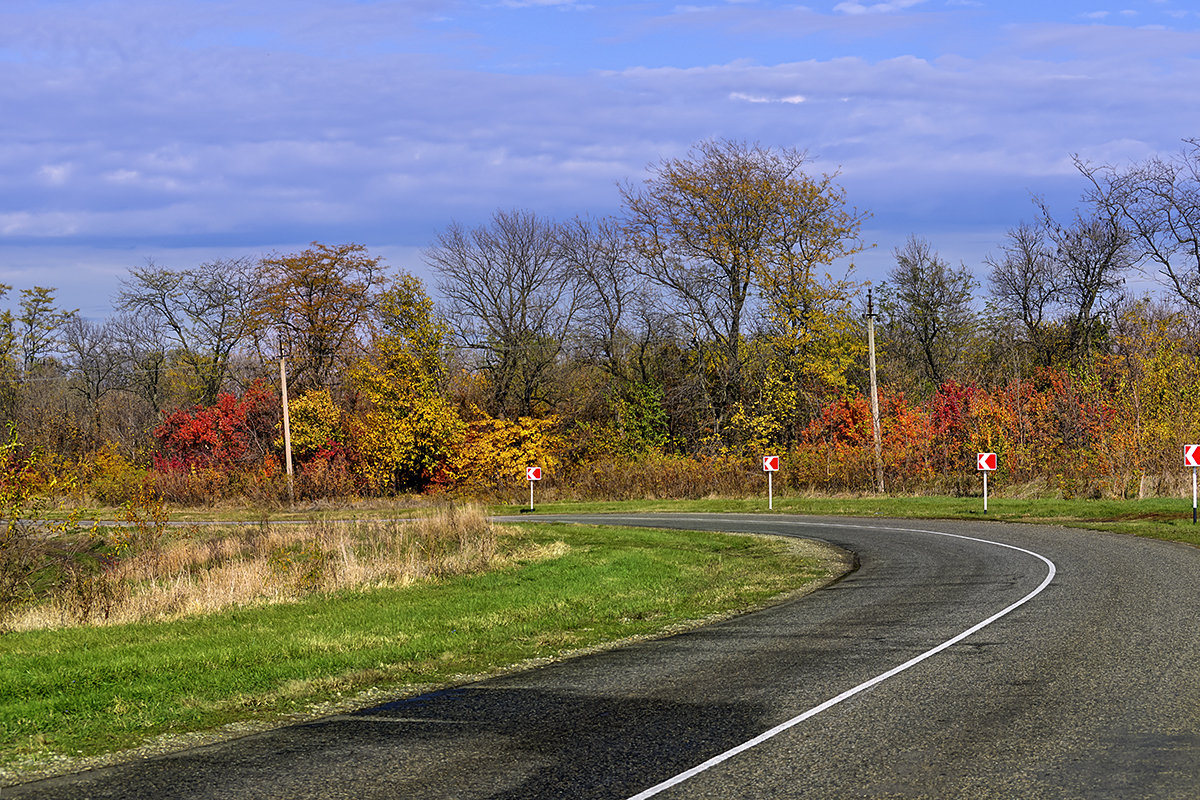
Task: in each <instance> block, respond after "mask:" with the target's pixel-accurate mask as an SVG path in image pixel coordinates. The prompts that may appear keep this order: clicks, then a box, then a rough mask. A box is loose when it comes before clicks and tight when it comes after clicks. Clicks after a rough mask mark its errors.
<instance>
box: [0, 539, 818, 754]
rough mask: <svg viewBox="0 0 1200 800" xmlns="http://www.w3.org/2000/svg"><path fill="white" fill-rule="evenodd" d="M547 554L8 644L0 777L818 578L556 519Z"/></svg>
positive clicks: (752, 558) (546, 653)
mask: <svg viewBox="0 0 1200 800" xmlns="http://www.w3.org/2000/svg"><path fill="white" fill-rule="evenodd" d="M521 531H522V532H521V533H520V534H517V535H515V536H514V537H513V538H514V540H515V541H513V542H510V543H509V546H511V547H513V548H526V549H528V548H529V547H530V546H531V545H540V546H542V547H547V546H550V545H554V544H555V543H558V542H562V543H565V544H566V547H565V548H563V547H561V546H560V547H558V549H557V550H555V551H554V552H559V551H565V552H562V554H560V555H557V556H555V557H552V558H543V559H537V560H529V561H526V562H525V563H517V564H513V565H510V566H507V567H504V568H502V569H499V570H496V571H493V572H489V573H485V574H480V575H474V576H466V577H458V578H451V579H445V580H442V581H440V582H437V583H430V584H421V585H415V586H412V587H409V588H406V589H395V590H373V591H366V592H353V593H343V594H340V595H335V596H332V597H330V596H325V597H313V598H311V599H308V600H306V601H303V602H299V603H294V604H288V605H276V606H264V607H253V608H241V609H238V610H235V611H229V612H226V613H220V614H213V615H209V616H205V617H199V618H193V619H187V620H182V621H174V622H160V623H151V624H137V625H124V626H115V627H107V628H75V629H64V630H57V631H35V632H24V633H10V634H7V635H4V636H2V637H0V765H2V766H3V767H5V768H6V770H7V771H8V774H9V775H10V777H11V776H12V775H14V774H16V773H14V772H13V771H12V770H13V769H15V768H17V767H18V766H20V765H21V764H25V765H26V766H28V765H29V764H30V763H31V760H33V761H35V760H37V759H45V758H46V757H49V756H54V755H70V756H77V755H89V754H96V753H104V752H112V751H115V750H119V749H123V748H127V747H130V746H133V745H136V744H138V743H139V742H142V741H144V740H146V739H148V738H150V737H154V736H157V735H159V734H180V733H184V732H190V731H198V730H207V729H211V728H214V727H217V726H220V725H222V724H225V723H230V722H234V721H238V720H247V719H255V720H263V719H267V720H270V719H280V718H282V717H283V716H284V715H287V714H289V713H302V712H304V711H305V710H306V709H312V708H313V707H314V704H318V703H321V702H330V701H333V702H336V701H337V700H338V699H339V698H346V697H353V696H354V695H355V694H356V693H359V692H361V691H363V690H366V689H378V688H380V687H383V688H386V689H389V690H391V691H393V692H396V693H400V692H403V691H404V690H405V687H409V688H410V689H411V687H413V686H418V685H430V684H434V685H437V684H445V683H447V682H453V681H454V680H455V679H456V676H458V677H459V678H461V676H463V675H476V674H484V673H490V672H495V671H497V670H501V669H503V668H505V667H508V666H511V665H515V664H519V663H521V662H523V661H526V660H528V659H531V658H539V657H552V656H555V655H558V654H562V653H564V652H568V651H571V650H573V649H578V648H581V647H587V646H591V645H596V644H599V643H603V642H611V641H613V640H618V639H621V638H624V637H628V636H633V635H638V634H651V633H655V632H661V631H663V630H665V629H668V628H670V627H672V626H675V625H679V624H682V623H686V622H688V621H695V620H699V619H702V618H705V617H708V616H710V615H712V614H714V613H718V612H728V611H734V610H740V609H745V608H748V607H752V606H755V605H760V604H762V603H764V602H766V601H767V600H769V598H771V597H774V596H778V595H779V594H780V593H783V592H786V591H788V590H790V589H793V588H796V587H799V586H802V585H804V584H806V583H808V582H811V581H814V580H818V579H821V578H823V577H825V576H826V574H827V573H826V572H825V569H824V567H822V565H820V564H819V563H818V562H816V561H814V560H812V559H811V558H804V557H802V556H801V555H799V554H797V553H796V552H795V551H794V550H791V549H789V548H788V547H787V546H786V545H784V544H782V543H781V542H779V541H778V540H770V539H760V538H754V537H739V536H728V535H721V534H708V533H690V532H669V531H654V530H640V529H624V528H615V527H592V526H574V525H560V524H547V523H540V524H531V525H528V526H521Z"/></svg>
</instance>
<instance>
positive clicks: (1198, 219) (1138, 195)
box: [1074, 139, 1200, 311]
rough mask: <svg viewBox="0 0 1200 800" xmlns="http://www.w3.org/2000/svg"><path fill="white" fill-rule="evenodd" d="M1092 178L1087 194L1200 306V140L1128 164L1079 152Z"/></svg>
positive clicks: (1184, 297)
mask: <svg viewBox="0 0 1200 800" xmlns="http://www.w3.org/2000/svg"><path fill="white" fill-rule="evenodd" d="M1074 161H1075V166H1076V168H1077V169H1078V170H1079V171H1080V173H1082V174H1083V175H1084V177H1086V178H1087V179H1088V181H1089V182H1090V183H1091V189H1090V190H1089V192H1088V194H1087V195H1086V198H1087V199H1088V200H1089V201H1091V202H1092V203H1093V204H1094V205H1095V206H1096V207H1097V208H1100V209H1103V210H1104V211H1105V212H1106V213H1107V214H1108V215H1109V216H1111V217H1114V218H1117V219H1119V220H1120V221H1121V223H1122V224H1123V225H1124V226H1125V227H1127V228H1128V229H1129V231H1130V233H1131V236H1132V238H1133V240H1134V243H1135V246H1136V249H1137V256H1139V257H1140V258H1143V259H1145V260H1147V261H1149V262H1150V263H1151V264H1153V265H1154V267H1155V268H1156V269H1157V271H1158V274H1159V277H1160V278H1161V279H1162V280H1163V282H1164V283H1165V284H1166V285H1167V286H1168V287H1169V288H1170V289H1171V290H1172V291H1173V292H1174V293H1175V295H1176V296H1177V297H1178V298H1179V299H1180V300H1182V301H1183V302H1185V303H1187V304H1188V305H1189V306H1191V308H1192V309H1194V310H1197V311H1200V139H1185V140H1184V148H1183V149H1182V150H1181V151H1180V152H1179V153H1177V154H1175V155H1174V156H1170V157H1166V158H1164V157H1159V156H1155V157H1153V158H1150V159H1148V160H1147V161H1145V162H1144V163H1141V164H1134V165H1132V166H1130V167H1128V168H1125V169H1119V168H1117V167H1114V166H1111V165H1107V164H1106V165H1094V164H1090V163H1088V162H1086V161H1084V160H1083V159H1081V158H1080V157H1079V156H1075V157H1074Z"/></svg>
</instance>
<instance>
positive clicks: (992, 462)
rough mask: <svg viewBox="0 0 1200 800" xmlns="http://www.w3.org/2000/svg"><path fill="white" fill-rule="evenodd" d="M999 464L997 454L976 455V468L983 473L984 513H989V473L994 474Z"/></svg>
mask: <svg viewBox="0 0 1200 800" xmlns="http://www.w3.org/2000/svg"><path fill="white" fill-rule="evenodd" d="M997 464H998V459H997V458H996V454H995V453H977V454H976V455H975V466H976V467H977V468H978V469H979V471H980V472H982V473H983V513H985V514H986V513H987V501H988V485H987V483H988V481H987V479H988V473H989V472H994V471H995V469H996V466H997Z"/></svg>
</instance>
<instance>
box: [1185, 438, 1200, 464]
mask: <svg viewBox="0 0 1200 800" xmlns="http://www.w3.org/2000/svg"><path fill="white" fill-rule="evenodd" d="M1183 463H1184V466H1188V467H1200V444H1185V445H1184V446H1183Z"/></svg>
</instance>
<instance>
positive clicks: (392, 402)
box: [351, 274, 466, 492]
mask: <svg viewBox="0 0 1200 800" xmlns="http://www.w3.org/2000/svg"><path fill="white" fill-rule="evenodd" d="M449 335H450V327H449V325H448V324H447V323H446V321H445V320H443V319H441V318H440V317H439V316H438V315H437V314H436V312H435V311H434V307H433V301H432V300H431V299H430V298H429V295H428V294H426V292H425V286H424V284H423V283H422V282H421V281H420V279H419V278H416V277H415V276H413V275H408V274H402V275H401V276H400V277H399V278H397V279H396V281H395V282H394V283H393V284H392V286H391V287H390V288H389V289H387V290H386V291H385V292H383V293H382V295H381V296H380V298H379V301H378V303H377V311H376V323H375V330H374V332H373V343H372V347H371V355H370V356H369V357H367V358H364V359H361V360H360V361H358V362H357V363H356V364H355V365H354V368H353V369H352V370H351V380H352V382H353V385H354V387H355V388H356V389H358V391H359V392H360V393H361V394H362V396H363V397H364V398H365V399H366V400H367V403H368V409H367V411H366V413H365V414H363V415H362V416H361V417H360V418H359V419H358V420H357V421H356V422H355V423H354V439H355V444H356V450H357V451H358V454H359V457H360V463H359V470H360V473H361V477H362V478H363V479H364V480H365V481H366V483H367V485H368V486H369V487H371V488H372V489H373V490H375V491H377V492H393V491H397V490H402V489H423V488H425V487H426V486H427V485H428V484H429V482H430V481H431V480H432V479H433V477H434V475H435V474H437V472H438V471H439V469H440V468H441V466H442V465H443V464H444V463H445V462H446V461H447V460H448V459H450V458H451V457H452V456H453V455H454V454H455V453H456V452H457V450H458V448H459V446H460V445H461V443H462V440H463V435H464V433H465V430H466V425H465V423H464V422H463V420H462V418H461V417H460V416H459V414H458V411H457V410H456V409H455V408H454V406H453V405H451V404H450V403H449V402H448V401H447V400H446V399H445V398H444V397H443V395H442V390H443V388H444V383H445V379H446V360H445V359H446V342H447V340H448V337H449Z"/></svg>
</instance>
